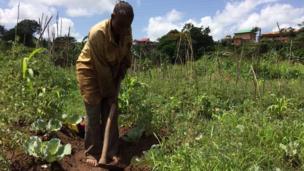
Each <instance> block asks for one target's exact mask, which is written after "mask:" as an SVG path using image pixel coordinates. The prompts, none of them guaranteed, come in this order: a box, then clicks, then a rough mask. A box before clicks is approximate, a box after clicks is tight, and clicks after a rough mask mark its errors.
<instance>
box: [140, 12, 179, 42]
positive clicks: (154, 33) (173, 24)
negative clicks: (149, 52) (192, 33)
mask: <svg viewBox="0 0 304 171" xmlns="http://www.w3.org/2000/svg"><path fill="white" fill-rule="evenodd" d="M181 20H182V13H181V12H179V11H177V10H175V9H173V10H171V11H170V12H168V13H167V14H166V15H165V16H163V17H162V16H158V17H151V18H150V19H149V25H148V27H147V28H145V31H146V32H147V35H148V37H149V38H150V39H151V40H156V39H157V38H159V37H160V36H162V35H164V34H166V33H167V32H169V31H170V30H172V29H180V28H182V26H183V23H182V22H181Z"/></svg>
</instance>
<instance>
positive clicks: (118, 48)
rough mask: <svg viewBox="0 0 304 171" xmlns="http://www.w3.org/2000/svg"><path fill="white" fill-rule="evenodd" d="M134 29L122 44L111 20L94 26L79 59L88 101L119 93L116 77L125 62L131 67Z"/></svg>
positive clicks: (78, 68) (82, 87)
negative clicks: (112, 29)
mask: <svg viewBox="0 0 304 171" xmlns="http://www.w3.org/2000/svg"><path fill="white" fill-rule="evenodd" d="M131 46H132V31H131V28H130V31H129V34H128V35H126V36H125V37H124V38H123V40H120V41H119V43H117V42H115V40H114V37H113V34H112V31H111V20H105V21H102V22H100V23H98V24H96V25H95V26H93V27H92V28H91V30H90V32H89V36H88V41H87V43H86V44H85V46H84V48H83V49H82V51H81V54H80V55H79V57H78V59H77V62H76V71H77V80H78V85H79V87H80V92H81V95H82V97H83V99H84V101H85V102H86V103H87V104H92V105H94V104H98V103H99V102H100V100H101V99H102V98H103V97H110V96H113V95H114V94H115V87H116V79H117V77H118V75H119V74H120V73H119V70H120V68H121V66H122V65H125V67H126V69H127V68H129V67H130V66H131Z"/></svg>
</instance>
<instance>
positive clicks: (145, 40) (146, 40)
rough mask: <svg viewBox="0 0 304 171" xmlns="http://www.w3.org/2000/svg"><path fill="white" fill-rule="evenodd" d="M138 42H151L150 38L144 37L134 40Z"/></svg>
mask: <svg viewBox="0 0 304 171" xmlns="http://www.w3.org/2000/svg"><path fill="white" fill-rule="evenodd" d="M134 41H136V42H150V39H149V38H142V39H138V40H134Z"/></svg>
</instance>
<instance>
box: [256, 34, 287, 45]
mask: <svg viewBox="0 0 304 171" xmlns="http://www.w3.org/2000/svg"><path fill="white" fill-rule="evenodd" d="M261 39H262V40H270V41H280V42H284V43H288V41H289V39H290V37H289V36H288V35H287V34H281V33H280V32H270V33H264V34H262V37H261Z"/></svg>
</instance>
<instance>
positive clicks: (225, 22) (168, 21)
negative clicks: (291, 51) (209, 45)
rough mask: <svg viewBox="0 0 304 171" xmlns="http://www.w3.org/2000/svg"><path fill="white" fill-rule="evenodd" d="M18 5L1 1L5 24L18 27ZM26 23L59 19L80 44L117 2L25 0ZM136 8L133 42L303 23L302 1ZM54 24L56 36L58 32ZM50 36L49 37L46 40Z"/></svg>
mask: <svg viewBox="0 0 304 171" xmlns="http://www.w3.org/2000/svg"><path fill="white" fill-rule="evenodd" d="M18 2H19V0H0V24H1V25H5V26H6V27H7V28H10V27H12V26H14V24H15V22H16V17H17V5H18ZM20 2H21V5H20V13H21V18H31V19H38V18H39V17H40V16H41V14H42V13H44V14H45V15H49V16H51V15H56V13H57V11H58V12H59V14H60V21H62V23H63V24H62V25H63V28H62V32H63V34H66V33H67V30H68V28H69V27H70V28H71V30H72V33H71V34H72V35H73V36H75V37H76V38H77V39H78V40H81V39H82V37H83V36H85V35H86V34H87V32H88V31H89V29H90V27H91V26H93V25H94V24H95V23H97V22H99V21H101V20H103V19H106V18H108V17H110V14H111V11H112V9H113V6H114V4H115V2H116V1H115V0H85V1H84V0H53V1H52V0H21V1H20ZM128 2H129V3H130V4H132V6H133V7H134V12H135V19H134V22H133V25H132V27H133V37H134V38H136V39H138V38H143V37H149V38H150V39H152V40H156V39H157V38H159V37H160V36H162V35H164V34H166V33H167V32H168V31H169V30H171V29H181V28H182V27H183V25H184V24H185V23H187V22H192V23H194V24H195V25H197V26H202V25H203V26H204V27H207V26H209V27H210V28H211V31H212V32H211V34H212V35H213V36H214V38H215V39H216V40H217V39H221V38H223V37H224V36H225V35H228V34H230V35H233V33H234V32H235V31H237V30H239V29H242V28H249V27H254V26H259V27H262V31H263V32H271V31H275V30H276V22H279V23H280V25H281V27H289V26H292V27H294V26H296V25H297V24H298V23H299V22H301V21H304V1H303V0H216V1H211V0H187V1H185V0H166V1H164V0H128ZM54 23H55V21H53V22H52V24H51V26H50V27H51V29H50V30H51V31H50V32H56V30H55V29H54ZM45 36H46V37H47V35H45Z"/></svg>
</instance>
